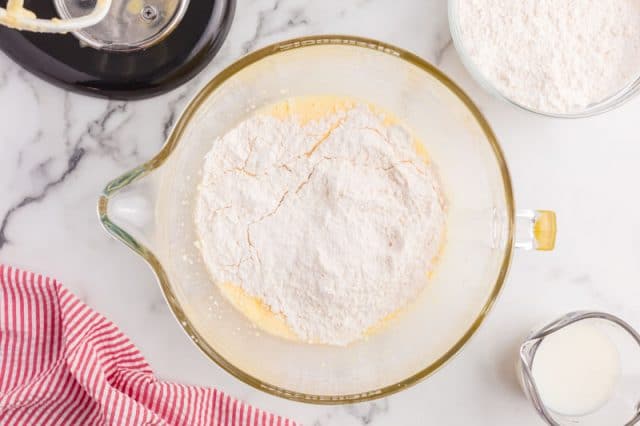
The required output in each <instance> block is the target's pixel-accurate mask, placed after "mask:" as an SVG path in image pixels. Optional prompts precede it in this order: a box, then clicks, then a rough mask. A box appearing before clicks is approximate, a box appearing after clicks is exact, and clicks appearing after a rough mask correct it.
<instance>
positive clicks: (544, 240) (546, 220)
mask: <svg viewBox="0 0 640 426" xmlns="http://www.w3.org/2000/svg"><path fill="white" fill-rule="evenodd" d="M555 244H556V214H555V213H554V212H552V211H549V210H518V211H517V212H516V239H515V246H516V248H519V249H524V250H544V251H550V250H553V249H554V247H555Z"/></svg>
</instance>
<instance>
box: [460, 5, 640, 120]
mask: <svg viewBox="0 0 640 426" xmlns="http://www.w3.org/2000/svg"><path fill="white" fill-rule="evenodd" d="M458 2H459V0H448V19H449V29H450V33H451V40H452V41H453V45H454V46H455V48H456V51H457V52H458V55H459V56H460V60H461V61H462V64H463V65H464V67H465V68H466V69H467V71H468V72H469V74H470V75H471V77H473V79H474V80H475V81H476V82H477V83H478V84H479V85H480V86H482V87H483V88H484V89H485V90H486V91H487V92H489V93H490V94H492V95H493V96H494V97H496V98H498V99H501V100H503V101H505V102H507V103H509V104H511V105H514V106H516V107H517V108H519V109H521V110H523V111H527V112H531V113H534V114H537V115H541V116H544V117H550V118H564V119H575V118H587V117H593V116H596V115H600V114H603V113H605V112H609V111H611V110H614V109H616V108H618V107H620V106H622V105H624V104H625V103H626V102H627V101H629V100H631V99H633V98H634V97H635V95H637V94H638V93H640V70H639V71H638V77H637V78H636V79H635V80H633V81H632V82H630V83H629V84H627V85H626V86H625V87H622V88H621V89H620V90H619V91H618V92H616V93H614V94H612V95H610V96H608V97H607V98H605V99H603V100H601V101H600V102H598V103H596V104H593V105H591V106H590V107H588V108H586V109H585V110H583V111H577V112H570V113H554V112H547V111H539V110H537V109H534V108H530V107H528V106H526V105H522V104H520V103H518V102H516V101H514V100H513V99H511V98H509V97H508V96H505V95H504V94H503V93H502V92H501V91H500V90H498V88H497V87H495V86H494V85H493V84H492V83H491V82H490V81H489V80H488V79H487V78H486V77H485V76H484V75H483V74H482V73H481V72H480V70H479V69H478V67H477V66H476V65H475V64H474V63H473V61H472V60H471V58H470V57H469V55H468V54H467V53H466V49H465V48H464V45H463V43H462V39H461V38H460V31H459V29H460V25H459V21H458V12H457V4H458Z"/></svg>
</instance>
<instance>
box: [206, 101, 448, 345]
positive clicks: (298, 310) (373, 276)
mask: <svg viewBox="0 0 640 426" xmlns="http://www.w3.org/2000/svg"><path fill="white" fill-rule="evenodd" d="M196 225H197V230H198V234H199V237H200V248H201V251H202V255H203V258H204V261H205V263H206V265H207V267H208V269H209V271H210V273H211V275H212V277H213V279H214V280H215V281H216V282H217V283H219V284H222V283H232V284H234V285H237V286H240V287H241V288H242V289H243V290H244V291H245V292H246V293H247V294H248V295H251V296H254V297H257V298H259V299H261V300H262V301H263V302H264V303H265V304H266V305H267V306H268V307H269V308H270V309H271V311H272V312H273V313H276V314H281V315H282V316H283V317H284V318H285V320H286V322H287V324H288V326H289V327H290V328H291V330H292V331H293V332H294V333H295V335H296V336H298V337H299V338H300V339H301V340H303V341H307V342H314V343H327V344H336V345H344V344H348V343H349V342H352V341H354V340H357V339H358V338H360V337H362V336H363V334H364V333H365V332H366V331H367V330H368V329H369V328H371V327H372V326H374V325H376V324H378V323H379V322H380V321H381V320H382V319H383V318H385V317H386V316H388V315H390V314H392V313H394V312H396V311H397V310H399V309H400V308H402V307H404V306H405V305H407V303H408V302H409V301H410V300H412V299H413V298H415V297H416V296H417V294H418V293H419V292H420V291H421V290H422V289H423V288H424V287H425V285H426V284H427V282H428V277H427V275H428V273H429V272H430V271H431V269H432V268H433V263H434V262H435V259H436V256H437V255H438V252H439V249H440V247H441V242H442V239H443V234H444V226H445V208H444V201H443V198H442V196H441V193H440V189H439V187H438V182H437V180H436V177H435V176H434V173H433V171H432V170H431V168H430V166H428V165H427V164H425V162H424V161H423V160H422V159H421V158H420V157H419V156H418V154H417V153H416V151H415V147H414V142H413V139H412V137H411V136H410V134H409V133H408V132H407V131H406V130H404V129H403V128H402V127H400V126H395V125H394V126H389V125H386V124H385V122H384V117H383V116H381V115H380V114H378V113H374V112H372V110H371V109H370V108H369V107H368V106H365V105H358V106H355V107H353V108H350V109H346V110H343V111H339V112H333V113H331V114H329V115H325V116H324V117H322V118H320V119H317V120H313V121H310V122H308V123H306V124H301V121H300V120H299V119H298V117H296V116H295V115H292V116H289V117H285V118H275V117H273V116H270V115H268V114H254V115H252V116H250V117H249V118H248V119H246V120H245V121H243V122H241V123H240V124H239V125H238V126H237V127H236V128H234V129H233V130H231V131H230V132H228V133H227V134H226V135H224V136H223V137H221V138H218V139H217V140H215V141H214V142H213V143H212V146H211V151H210V152H209V153H208V154H207V156H206V159H205V162H204V168H203V179H202V182H201V184H200V186H199V190H198V200H197V206H196Z"/></svg>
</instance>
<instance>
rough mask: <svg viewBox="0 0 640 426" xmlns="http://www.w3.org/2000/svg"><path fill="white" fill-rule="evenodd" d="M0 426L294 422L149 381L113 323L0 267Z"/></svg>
mask: <svg viewBox="0 0 640 426" xmlns="http://www.w3.org/2000/svg"><path fill="white" fill-rule="evenodd" d="M0 425H3V426H6V425H38V426H39V425H135V426H137V425H189V426H191V425H212V426H218V425H222V426H228V425H233V426H236V425H237V426H240V425H242V426H244V425H248V426H294V425H295V423H294V422H292V421H290V420H287V419H284V418H282V417H279V416H275V415H273V414H269V413H266V412H265V411H262V410H259V409H257V408H253V407H251V406H250V405H247V404H244V403H243V402H241V401H238V400H236V399H234V398H231V397H230V396H228V395H226V394H224V393H222V392H220V391H218V390H216V389H207V388H200V387H195V386H185V385H180V384H176V383H168V382H163V381H160V380H157V379H156V378H155V377H154V376H153V372H152V371H151V368H150V367H149V364H147V362H146V361H145V359H144V358H143V357H142V355H141V354H140V352H139V351H138V349H137V348H136V347H135V346H134V345H133V343H131V341H130V340H129V339H128V338H127V337H126V336H125V335H124V334H122V332H121V331H120V330H119V329H118V327H116V326H115V325H114V324H113V323H112V322H110V321H108V320H107V319H105V318H104V317H103V316H101V315H100V314H98V313H96V312H95V311H93V310H91V309H90V308H89V307H87V306H86V305H85V304H84V303H82V302H81V301H80V300H79V299H78V298H76V297H75V296H74V295H73V294H71V293H70V292H69V291H68V290H67V289H65V288H64V287H62V286H61V285H60V284H59V283H58V282H57V281H55V280H53V279H50V278H47V277H43V276H41V275H35V274H33V273H30V272H25V271H21V270H18V269H14V268H11V267H8V266H2V265H0Z"/></svg>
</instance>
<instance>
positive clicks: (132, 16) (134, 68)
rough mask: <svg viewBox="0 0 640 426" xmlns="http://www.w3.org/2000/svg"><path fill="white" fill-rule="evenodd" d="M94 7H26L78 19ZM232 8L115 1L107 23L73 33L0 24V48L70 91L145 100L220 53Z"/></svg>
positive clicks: (59, 2)
mask: <svg viewBox="0 0 640 426" xmlns="http://www.w3.org/2000/svg"><path fill="white" fill-rule="evenodd" d="M2 3H3V2H2V0H0V4H2ZM87 3H89V4H88V5H87ZM94 4H95V0H93V1H91V0H48V1H43V0H32V1H25V7H27V8H29V9H31V10H33V11H35V12H36V14H37V15H38V17H44V18H48V17H49V18H50V17H57V16H61V17H63V18H69V17H76V16H80V15H82V14H85V13H87V11H90V10H91V9H92V7H93V5H94ZM234 10H235V0H209V1H204V0H193V1H182V2H180V1H178V0H165V1H162V0H148V1H145V0H120V1H116V0H114V1H113V4H112V6H111V9H110V12H109V15H108V16H107V17H106V18H105V19H104V20H103V21H102V22H100V23H99V24H98V25H95V26H93V27H89V28H86V29H83V30H81V31H78V32H75V33H73V34H64V35H63V34H42V33H33V32H26V31H17V30H13V29H9V28H5V27H2V26H0V49H2V50H3V51H4V52H5V53H6V54H7V55H8V56H9V57H10V58H11V59H13V60H14V61H15V62H17V63H18V64H19V65H21V66H22V67H24V68H25V69H26V70H27V71H29V72H31V73H33V74H35V75H37V76H38V77H40V78H42V79H44V80H47V81H48V82H50V83H52V84H55V85H57V86H60V87H63V88H65V89H69V90H72V91H75V92H80V93H84V94H88V95H92V96H98V97H104V98H110V99H125V100H131V99H143V98H148V97H151V96H155V95H159V94H162V93H164V92H167V91H169V90H172V89H174V88H175V87H177V86H179V85H180V84H182V83H184V82H186V81H187V80H189V79H190V78H192V77H193V76H194V75H195V74H197V73H198V72H199V71H200V70H201V69H202V68H203V67H204V66H205V65H206V64H207V63H208V62H209V61H210V60H211V59H212V58H213V57H214V55H215V54H216V53H217V52H218V50H219V49H220V47H221V45H222V43H223V42H224V39H225V38H226V35H227V33H228V31H229V28H230V26H231V21H232V19H233V14H234Z"/></svg>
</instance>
